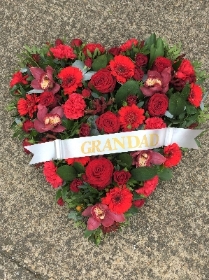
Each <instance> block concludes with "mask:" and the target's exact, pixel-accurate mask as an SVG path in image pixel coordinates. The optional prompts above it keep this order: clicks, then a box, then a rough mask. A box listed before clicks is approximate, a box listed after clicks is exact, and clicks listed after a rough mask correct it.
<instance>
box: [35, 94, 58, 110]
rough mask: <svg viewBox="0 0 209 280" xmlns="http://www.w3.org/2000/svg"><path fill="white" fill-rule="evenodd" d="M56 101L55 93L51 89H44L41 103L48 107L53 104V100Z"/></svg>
mask: <svg viewBox="0 0 209 280" xmlns="http://www.w3.org/2000/svg"><path fill="white" fill-rule="evenodd" d="M55 101H56V99H55V97H54V94H53V93H52V92H51V91H44V92H42V93H41V95H40V102H39V104H41V105H43V106H46V107H47V106H49V105H51V104H52V103H53V102H55Z"/></svg>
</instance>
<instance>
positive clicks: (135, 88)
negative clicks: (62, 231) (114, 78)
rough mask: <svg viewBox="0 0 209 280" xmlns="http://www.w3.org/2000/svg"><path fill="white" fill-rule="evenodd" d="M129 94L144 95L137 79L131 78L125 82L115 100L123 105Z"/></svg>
mask: <svg viewBox="0 0 209 280" xmlns="http://www.w3.org/2000/svg"><path fill="white" fill-rule="evenodd" d="M129 95H137V96H139V97H143V94H142V93H141V91H140V89H139V83H138V82H137V81H132V80H129V81H127V82H126V83H125V84H123V85H122V86H121V87H120V88H119V90H118V91H117V92H116V95H115V102H116V103H117V104H118V105H119V106H121V105H122V104H123V102H124V101H125V100H126V98H127V97H128V96H129Z"/></svg>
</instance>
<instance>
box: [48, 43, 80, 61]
mask: <svg viewBox="0 0 209 280" xmlns="http://www.w3.org/2000/svg"><path fill="white" fill-rule="evenodd" d="M49 50H50V52H51V53H52V54H53V56H54V57H56V58H59V59H64V58H69V59H75V58H76V54H75V53H74V52H73V48H71V47H70V46H67V45H63V44H59V45H56V46H55V47H54V48H50V49H49Z"/></svg>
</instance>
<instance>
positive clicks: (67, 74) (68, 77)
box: [58, 66, 83, 94]
mask: <svg viewBox="0 0 209 280" xmlns="http://www.w3.org/2000/svg"><path fill="white" fill-rule="evenodd" d="M58 78H60V79H61V80H62V87H63V88H64V94H71V93H72V92H75V91H76V89H77V88H78V87H80V86H82V83H81V82H82V78H83V74H82V72H81V70H79V69H78V68H77V67H73V66H69V67H65V68H64V69H62V70H61V71H60V73H59V74H58Z"/></svg>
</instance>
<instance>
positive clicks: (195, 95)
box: [188, 83, 202, 107]
mask: <svg viewBox="0 0 209 280" xmlns="http://www.w3.org/2000/svg"><path fill="white" fill-rule="evenodd" d="M190 88H191V90H190V94H189V97H188V100H189V102H190V103H191V104H192V105H194V106H195V107H199V106H200V104H201V101H202V88H201V87H200V86H198V85H196V84H193V83H192V84H191V86H190Z"/></svg>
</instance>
